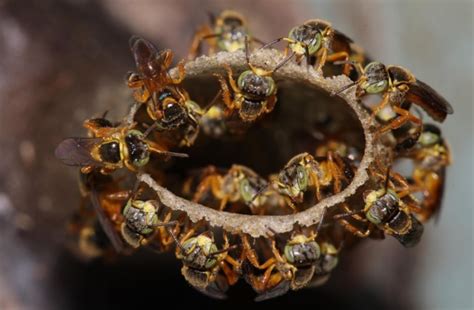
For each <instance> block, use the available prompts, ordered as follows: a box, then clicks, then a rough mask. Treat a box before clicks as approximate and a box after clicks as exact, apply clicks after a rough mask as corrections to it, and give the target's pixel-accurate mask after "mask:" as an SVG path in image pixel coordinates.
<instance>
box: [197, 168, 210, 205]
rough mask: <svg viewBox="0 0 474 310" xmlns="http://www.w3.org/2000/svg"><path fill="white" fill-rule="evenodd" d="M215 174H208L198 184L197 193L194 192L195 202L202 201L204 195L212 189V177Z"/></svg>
mask: <svg viewBox="0 0 474 310" xmlns="http://www.w3.org/2000/svg"><path fill="white" fill-rule="evenodd" d="M213 178H214V175H208V176H206V177H205V178H204V179H203V180H202V181H201V182H200V183H199V185H198V186H197V190H196V193H194V197H193V202H196V203H198V202H200V201H201V198H202V196H203V195H204V194H205V193H206V192H207V191H208V190H209V189H212V179H213Z"/></svg>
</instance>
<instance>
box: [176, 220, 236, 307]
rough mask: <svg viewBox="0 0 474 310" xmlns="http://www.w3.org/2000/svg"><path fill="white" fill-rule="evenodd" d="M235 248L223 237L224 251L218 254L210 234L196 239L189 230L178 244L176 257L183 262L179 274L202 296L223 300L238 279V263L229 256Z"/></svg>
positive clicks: (200, 235)
mask: <svg viewBox="0 0 474 310" xmlns="http://www.w3.org/2000/svg"><path fill="white" fill-rule="evenodd" d="M234 248H235V246H230V244H229V239H228V237H227V235H226V234H224V248H223V249H221V250H218V249H217V245H216V243H215V241H214V237H213V235H212V233H209V232H205V233H201V234H199V235H197V236H195V228H191V229H190V230H189V231H188V232H187V233H186V234H185V235H184V236H183V237H182V238H181V240H180V242H179V243H178V246H177V247H176V257H177V258H178V259H180V260H181V261H182V262H183V267H182V269H181V273H182V274H183V276H184V278H185V279H186V281H188V282H189V284H191V285H192V286H193V287H194V288H195V289H197V290H198V291H200V292H201V293H203V294H205V295H208V296H210V297H213V298H217V299H225V298H226V297H227V296H226V291H227V289H228V287H229V285H234V284H235V283H236V282H237V281H238V279H239V276H240V265H241V263H240V262H239V261H237V260H235V259H234V258H232V256H230V254H229V251H231V250H232V249H234Z"/></svg>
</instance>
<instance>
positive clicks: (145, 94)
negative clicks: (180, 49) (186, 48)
mask: <svg viewBox="0 0 474 310" xmlns="http://www.w3.org/2000/svg"><path fill="white" fill-rule="evenodd" d="M129 45H130V49H131V51H132V55H133V58H134V60H135V65H136V67H137V71H138V72H130V73H128V76H127V84H128V87H130V88H132V89H134V90H135V91H134V93H133V96H134V98H135V100H136V101H137V102H140V103H145V102H147V101H148V99H149V98H150V97H151V95H152V94H153V93H154V92H155V91H157V90H159V89H161V88H162V87H164V86H166V85H177V84H180V83H181V82H182V81H183V79H184V76H185V69H184V63H183V62H180V63H179V64H178V66H177V68H178V74H179V76H178V78H176V79H173V78H171V76H170V75H169V72H168V70H169V67H170V66H171V63H172V61H173V52H172V51H171V50H169V49H164V50H158V49H157V48H156V46H154V45H153V43H151V42H150V41H148V40H145V39H143V38H140V37H137V36H133V37H131V38H130V40H129Z"/></svg>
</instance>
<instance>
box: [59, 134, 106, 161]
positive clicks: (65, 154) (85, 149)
mask: <svg viewBox="0 0 474 310" xmlns="http://www.w3.org/2000/svg"><path fill="white" fill-rule="evenodd" d="M101 141H102V139H100V138H67V139H65V140H63V141H61V143H59V145H58V146H57V147H56V150H55V151H54V155H55V156H56V158H57V159H59V160H61V161H62V162H63V163H64V164H65V165H68V166H79V167H84V166H100V165H101V163H100V162H98V161H96V160H94V159H93V158H92V156H91V150H92V148H93V147H94V146H95V145H97V143H100V142H101Z"/></svg>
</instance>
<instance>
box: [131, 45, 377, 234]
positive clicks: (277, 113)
mask: <svg viewBox="0 0 474 310" xmlns="http://www.w3.org/2000/svg"><path fill="white" fill-rule="evenodd" d="M280 58H281V55H280V54H279V53H277V52H276V51H272V50H262V51H258V52H256V53H254V54H253V55H252V58H251V59H252V63H253V64H254V65H257V66H260V67H263V68H271V67H272V66H274V65H275V63H278V61H279V59H280ZM224 63H225V64H228V65H230V66H231V67H232V69H233V71H234V75H235V76H236V77H237V76H238V74H239V73H240V72H243V71H244V70H246V69H247V67H246V62H245V58H244V55H243V53H219V54H217V55H214V56H210V57H207V56H206V57H201V58H198V59H196V60H195V61H191V62H188V63H187V65H186V74H187V75H186V79H185V81H184V85H185V87H186V89H187V91H188V92H189V94H190V97H191V98H192V99H193V100H194V101H196V102H197V103H198V104H199V105H200V106H201V107H205V106H206V105H208V104H209V103H210V102H212V101H213V99H214V98H215V96H216V94H217V93H218V90H219V88H218V85H219V84H218V83H217V79H216V77H215V76H214V74H215V73H221V74H223V73H224V71H223V69H222V68H223V64H224ZM171 74H172V75H173V74H176V72H175V71H171ZM273 77H274V79H275V81H276V83H277V86H278V101H277V103H276V106H275V109H274V111H272V113H270V114H268V115H264V116H263V117H262V118H261V120H259V121H257V122H254V123H250V124H248V126H245V125H244V126H242V125H241V124H242V122H238V123H239V124H240V125H239V126H237V127H231V130H232V132H231V133H230V134H229V135H227V136H226V135H224V137H222V136H221V137H219V138H213V137H211V136H209V135H208V134H206V132H205V131H204V130H201V132H200V134H199V136H198V139H197V140H196V142H195V143H194V145H193V147H192V148H189V149H186V148H183V149H181V150H180V151H184V152H186V153H187V154H189V156H190V158H189V159H172V160H171V161H169V163H168V164H167V166H166V167H165V169H164V170H163V171H164V173H166V175H167V177H166V182H165V183H160V182H156V180H153V178H154V177H150V176H149V175H147V174H142V175H141V176H140V177H139V178H140V180H142V181H143V182H145V183H147V184H148V185H149V186H150V187H152V188H153V189H154V190H155V191H156V192H157V194H158V197H159V199H160V200H161V202H162V203H163V204H164V205H165V206H167V207H169V208H171V209H173V210H180V211H184V212H185V213H186V214H187V216H188V217H189V218H190V219H191V221H193V222H197V221H200V220H204V221H206V222H208V224H209V225H211V226H215V227H222V228H224V229H225V230H227V231H229V232H235V233H240V232H245V233H248V234H250V235H252V236H254V237H258V236H264V235H267V234H268V231H269V230H270V231H275V232H280V233H283V232H287V231H290V230H291V229H292V228H293V227H294V225H296V224H298V225H302V226H311V225H314V224H316V223H318V222H319V220H320V216H321V214H322V211H323V210H324V209H325V208H328V207H331V206H334V205H337V204H338V203H340V202H342V201H344V200H345V199H346V198H347V197H348V196H350V195H353V194H354V193H355V192H356V190H357V188H359V187H360V186H361V185H363V184H364V183H365V181H366V179H367V174H366V172H365V170H366V169H367V167H368V165H369V163H370V162H371V161H372V160H373V159H372V156H371V151H370V150H369V152H367V150H366V147H367V146H368V145H369V146H371V144H372V141H371V139H372V135H371V133H370V120H369V117H368V115H367V113H366V112H365V111H364V110H363V108H362V107H361V106H360V105H359V103H358V102H357V101H356V100H354V99H355V98H354V97H353V93H352V92H347V94H343V95H341V96H331V95H330V93H331V92H333V91H336V90H338V89H340V87H342V86H344V85H346V84H348V83H350V80H349V79H347V78H346V77H343V76H339V77H336V78H329V79H328V78H324V77H322V76H321V75H320V73H318V72H315V71H314V70H312V69H311V70H308V69H307V68H306V67H305V66H299V65H297V64H293V63H289V64H287V65H285V66H284V67H282V68H281V69H280V70H279V71H278V72H276V73H274V75H273ZM219 100H220V98H218V100H217V101H214V104H213V106H214V105H216V102H218V101H219ZM236 117H238V116H236ZM328 137H331V138H334V139H337V140H340V141H341V142H343V143H346V144H347V145H349V146H350V147H351V152H352V153H353V154H355V155H354V156H355V159H354V167H355V168H354V178H353V180H350V182H348V183H347V184H345V186H344V187H343V188H342V189H341V192H340V193H336V194H333V193H328V195H327V196H325V197H324V198H323V199H321V200H320V201H317V200H316V199H314V198H313V199H309V200H307V196H314V194H313V193H312V192H311V191H308V192H307V193H305V202H304V204H301V205H300V207H299V208H298V210H297V212H295V211H294V210H292V209H290V208H288V207H286V208H284V210H280V211H267V212H262V213H260V214H256V213H255V212H252V211H251V210H250V209H249V208H248V207H247V208H246V207H245V206H240V207H233V208H227V207H226V208H224V210H223V211H221V210H219V209H220V208H219V206H217V207H216V205H215V204H214V205H212V206H210V205H209V203H207V201H206V200H203V201H197V202H198V203H195V202H193V201H192V200H193V199H192V198H193V195H194V193H195V191H196V186H197V184H199V182H196V181H193V182H194V183H192V186H194V187H192V186H191V187H190V185H189V184H188V185H184V184H186V180H189V178H190V175H191V176H192V175H193V174H194V175H198V176H199V173H201V172H202V169H203V168H205V167H209V166H210V165H212V166H214V167H216V169H217V170H218V171H221V172H222V174H224V173H225V172H226V170H228V169H229V168H231V167H232V165H233V164H239V165H244V166H246V167H248V168H250V169H252V170H254V171H255V172H256V173H257V174H259V175H260V176H262V177H263V178H265V179H266V180H268V179H269V177H270V176H271V175H272V174H275V173H278V172H279V171H280V170H281V169H283V168H284V166H285V164H286V163H287V162H288V161H289V160H290V159H291V158H292V157H293V156H294V155H295V154H298V153H303V152H307V153H309V154H311V155H313V156H315V157H316V149H317V148H318V146H321V145H322V143H323V142H322V141H324V143H326V142H327V140H328ZM368 139H369V140H370V141H368ZM221 169H222V170H221ZM170 175H173V177H170ZM155 179H156V178H155ZM188 183H190V184H191V182H190V181H189V182H188ZM196 183H197V184H196ZM183 186H184V188H186V186H188V187H187V188H188V190H187V191H186V190H184V191H183ZM346 186H347V187H346ZM210 191H211V189H210V186H209V191H208V192H210ZM208 194H209V193H208ZM211 194H212V193H211ZM247 222H248V223H247Z"/></svg>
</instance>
